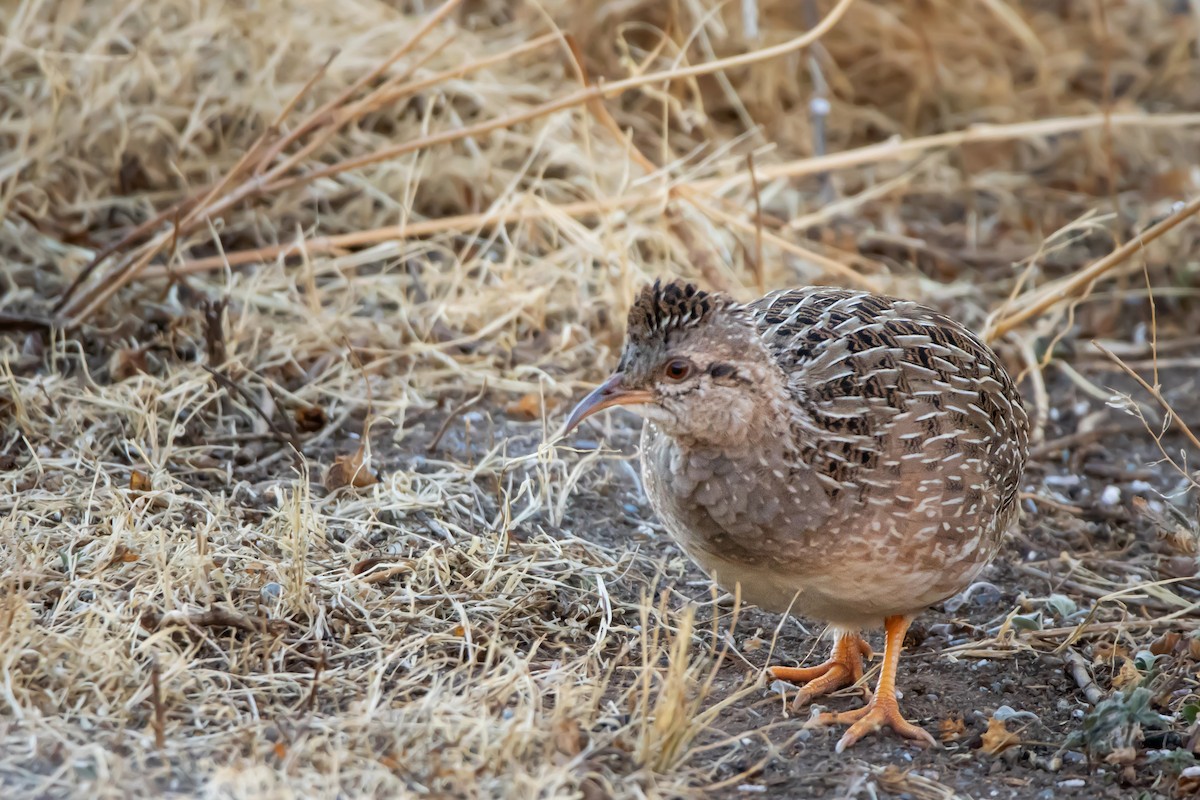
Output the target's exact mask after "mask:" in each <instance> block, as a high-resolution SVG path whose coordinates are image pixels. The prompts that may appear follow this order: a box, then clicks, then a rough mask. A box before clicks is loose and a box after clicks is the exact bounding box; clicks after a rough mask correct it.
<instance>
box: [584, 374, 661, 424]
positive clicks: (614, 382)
mask: <svg viewBox="0 0 1200 800" xmlns="http://www.w3.org/2000/svg"><path fill="white" fill-rule="evenodd" d="M622 378H624V376H623V375H622V374H621V373H619V372H614V373H613V374H612V375H611V376H610V377H609V379H608V380H606V381H605V382H604V383H602V384H600V385H599V386H597V387H596V388H595V389H593V390H592V392H591V394H589V395H588V396H587V397H585V398H583V399H582V400H580V401H579V405H577V406H575V410H574V411H572V412H571V416H569V417H567V424H566V427H565V428H563V432H562V435H563V436H566V435H567V434H568V433H570V432H571V431H573V430H574V429H575V426H577V425H578V424H579V423H581V422H583V421H584V420H585V419H587V418H588V417H590V416H591V415H592V414H595V413H596V412H597V411H603V410H604V409H606V408H608V407H610V406H628V405H635V404H637V403H649V402H650V401H651V400H652V399H653V396H652V395H651V394H650V392H648V391H646V390H644V389H627V388H625V387H624V386H622V385H621V380H622Z"/></svg>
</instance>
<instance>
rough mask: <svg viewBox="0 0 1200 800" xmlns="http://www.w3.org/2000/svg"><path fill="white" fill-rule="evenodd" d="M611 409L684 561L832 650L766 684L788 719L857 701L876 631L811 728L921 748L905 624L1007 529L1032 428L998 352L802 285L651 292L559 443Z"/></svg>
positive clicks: (914, 313) (951, 328)
mask: <svg viewBox="0 0 1200 800" xmlns="http://www.w3.org/2000/svg"><path fill="white" fill-rule="evenodd" d="M614 406H620V407H623V408H625V409H627V410H629V411H633V412H635V413H636V414H638V415H639V416H641V417H642V419H643V424H642V431H641V439H640V451H641V476H642V481H643V484H644V486H645V491H646V496H647V498H648V500H649V503H650V506H651V508H652V509H653V511H654V512H655V514H656V515H657V517H658V518H659V519H660V521H661V522H662V525H663V527H664V528H665V530H666V531H667V532H668V533H669V535H670V536H671V538H672V539H673V540H674V541H675V542H676V543H677V544H678V545H679V546H680V547H681V548H682V549H683V550H684V551H685V552H686V553H687V555H688V556H689V557H690V558H691V559H692V560H693V561H694V562H695V563H696V564H698V565H699V566H700V568H701V569H703V570H704V571H705V572H706V573H707V574H708V575H709V576H710V577H711V578H712V579H713V580H714V582H716V583H717V584H718V585H719V586H720V587H722V588H723V589H725V590H726V591H729V592H735V589H736V590H737V591H740V597H741V599H742V601H743V602H748V603H751V604H754V605H757V606H759V607H760V608H762V609H764V610H766V611H770V612H776V613H791V614H796V615H799V616H802V617H805V618H808V619H813V620H819V621H823V622H824V623H826V625H827V628H826V629H827V630H828V631H829V632H831V633H832V634H833V640H834V643H833V648H832V652H831V653H830V656H829V658H828V659H827V660H826V661H824V662H823V663H821V664H818V665H815V666H811V667H791V666H771V667H769V668H768V674H770V675H771V676H772V677H774V678H776V679H780V680H782V681H785V682H788V683H792V684H803V686H802V688H800V690H799V691H798V693H797V695H796V697H795V699H794V701H793V704H792V705H793V708H794V709H797V710H798V709H799V708H801V707H802V706H804V705H805V704H807V703H809V702H811V701H812V700H813V699H815V698H817V697H820V696H823V695H827V694H829V693H831V692H834V691H837V690H839V689H842V688H844V687H847V686H852V685H855V684H857V683H858V682H859V681H860V680H861V678H862V677H863V674H864V673H863V663H864V658H872V656H873V653H872V650H871V648H870V646H869V645H868V644H867V642H866V640H865V639H864V638H863V635H864V633H867V632H869V631H872V630H878V629H879V628H880V627H882V628H883V630H884V633H885V645H884V651H883V658H882V666H881V670H880V674H879V678H878V681H877V684H876V686H875V689H874V691H873V692H869V691H865V690H864V692H865V695H866V697H867V700H866V702H865V704H864V705H863V706H862V707H861V708H858V709H855V710H852V711H848V712H841V713H830V712H826V713H822V714H820V715H815V716H814V717H813V720H812V722H813V724H828V725H849V727H848V728H847V730H846V731H845V732H844V734H843V735H842V737H841V738H840V739H839V741H838V743H837V746H836V750H837V752H838V753H841V752H842V751H844V750H845V749H846V748H847V747H850V746H852V745H853V744H855V743H856V742H858V741H859V740H861V739H862V738H863V737H864V736H867V735H869V734H872V733H875V732H878V731H880V730H882V729H884V728H889V729H891V730H892V731H893V732H895V733H896V734H898V735H899V736H901V737H903V738H905V739H909V740H912V741H913V742H914V743H916V744H918V745H921V746H933V745H935V744H936V743H935V742H934V739H933V737H932V736H931V735H930V734H929V733H928V731H926V730H924V729H923V728H921V727H920V726H918V725H915V724H913V723H911V722H909V721H908V720H906V719H905V718H904V716H903V715H902V714H901V713H900V709H899V702H898V699H897V694H896V677H897V672H898V668H899V661H900V654H901V650H902V647H903V643H904V638H905V634H906V632H907V631H908V629H909V627H910V625H911V623H912V621H913V619H914V618H915V617H916V616H917V615H918V614H920V613H921V612H922V611H924V610H926V609H928V608H929V607H931V606H934V605H936V604H938V603H940V602H942V601H943V600H946V599H948V598H950V597H952V596H953V595H955V594H957V593H959V592H960V591H962V590H963V589H964V588H966V587H967V586H969V585H970V584H971V582H972V581H973V580H974V579H975V578H976V577H977V576H978V575H979V574H980V572H981V571H982V570H983V569H984V568H985V567H986V566H987V565H988V564H989V563H990V562H991V561H992V559H993V558H994V557H995V555H996V553H997V551H998V550H999V547H1000V545H1001V542H1002V539H1003V537H1004V535H1005V533H1006V532H1007V530H1008V529H1009V528H1010V527H1011V526H1012V525H1013V524H1014V522H1015V521H1016V518H1017V516H1018V514H1019V509H1020V505H1019V502H1018V495H1019V490H1020V484H1021V477H1022V473H1023V471H1024V468H1025V463H1026V461H1027V459H1028V450H1029V417H1028V415H1027V413H1026V410H1025V406H1024V405H1023V403H1022V400H1021V396H1020V393H1019V391H1018V388H1017V386H1016V384H1015V382H1014V381H1013V379H1012V377H1011V375H1010V374H1009V373H1008V371H1007V370H1006V369H1005V367H1004V365H1003V363H1002V362H1001V360H1000V359H999V357H998V356H997V355H996V353H995V352H994V351H993V350H992V349H991V348H989V347H988V346H987V345H986V344H985V343H984V342H983V341H982V340H981V339H980V338H979V337H978V336H976V335H975V334H974V333H973V332H972V331H971V330H969V329H968V328H967V327H966V326H964V325H963V324H961V323H959V322H957V321H955V320H954V319H952V318H951V317H949V316H947V315H945V314H943V313H940V312H938V311H936V310H934V309H932V308H929V307H927V306H925V305H922V304H920V303H917V302H915V301H912V300H905V299H899V298H895V297H888V296H884V295H880V294H875V293H872V292H867V291H861V290H853V289H842V288H834V287H824V286H807V287H799V288H787V289H780V290H778V291H773V292H771V293H769V294H766V295H765V296H763V297H761V298H759V299H757V300H753V301H751V302H747V303H742V302H738V301H737V300H735V299H734V298H733V297H732V296H731V295H729V294H727V293H724V292H719V291H707V290H704V289H701V288H699V287H697V286H696V285H694V284H693V283H690V282H686V281H683V280H680V279H674V280H669V281H663V280H661V279H659V280H656V281H654V282H653V283H652V284H651V283H648V284H647V285H645V286H644V287H643V288H642V289H641V291H640V293H639V294H638V295H637V296H636V298H635V299H634V302H633V304H632V305H631V307H630V309H629V314H628V319H627V324H626V333H625V342H624V346H623V349H622V352H621V356H620V359H619V361H618V363H617V365H616V369H615V371H614V372H612V374H611V375H610V377H608V379H607V380H605V381H604V382H603V383H601V384H600V385H599V386H597V387H596V388H595V390H594V391H592V392H591V393H589V394H588V395H587V396H586V397H584V398H583V399H582V400H581V401H580V402H579V403H578V405H576V406H575V408H574V409H573V410H572V411H571V413H570V414H569V416H568V418H567V420H566V422H565V424H564V427H563V429H562V434H561V435H563V436H566V435H567V434H569V433H570V432H571V431H573V430H574V429H575V428H576V427H577V426H578V425H579V424H580V423H581V422H582V421H583V420H584V419H586V418H588V417H590V416H592V415H593V414H596V413H597V412H599V411H602V410H604V409H607V408H611V407H614ZM735 596H736V595H735Z"/></svg>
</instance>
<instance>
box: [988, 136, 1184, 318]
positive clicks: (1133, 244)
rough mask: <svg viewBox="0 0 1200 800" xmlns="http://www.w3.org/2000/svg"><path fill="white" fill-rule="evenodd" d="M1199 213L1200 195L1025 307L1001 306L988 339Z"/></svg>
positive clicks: (1070, 294) (1021, 302)
mask: <svg viewBox="0 0 1200 800" xmlns="http://www.w3.org/2000/svg"><path fill="white" fill-rule="evenodd" d="M1116 119H1117V117H1116V116H1113V117H1111V120H1112V121H1113V122H1114V123H1115V122H1116ZM1197 212H1200V196H1198V197H1194V198H1192V200H1190V201H1188V202H1187V203H1184V204H1183V205H1182V206H1181V207H1180V208H1178V209H1176V210H1175V211H1174V212H1173V213H1172V214H1171V215H1170V216H1169V217H1167V218H1166V219H1163V220H1162V221H1160V222H1158V223H1156V224H1155V225H1153V226H1151V227H1150V228H1149V229H1148V230H1147V231H1145V232H1144V233H1142V234H1141V235H1139V236H1135V237H1134V238H1132V239H1130V240H1129V241H1128V242H1126V243H1125V244H1123V245H1121V246H1120V247H1118V248H1117V249H1115V250H1113V251H1112V252H1111V253H1109V254H1108V255H1106V256H1104V257H1103V258H1101V259H1099V260H1097V261H1095V262H1093V263H1092V264H1090V265H1089V266H1087V267H1086V268H1084V269H1082V270H1080V271H1079V272H1076V273H1075V274H1074V275H1071V276H1069V277H1066V278H1062V279H1061V280H1058V281H1055V282H1054V283H1051V284H1049V285H1047V286H1044V287H1042V288H1041V289H1040V290H1038V291H1037V292H1034V293H1032V294H1030V295H1027V296H1026V297H1025V298H1022V299H1021V300H1019V301H1018V302H1017V304H1016V305H1018V306H1023V308H1019V310H1017V311H1010V310H1008V309H1005V308H1002V309H1000V312H998V313H1003V314H1004V316H1002V317H1000V319H999V320H997V321H995V322H993V323H992V324H990V325H989V326H988V329H987V331H986V333H985V334H984V338H985V340H987V341H992V340H994V339H997V338H999V337H1001V336H1004V335H1005V334H1006V333H1008V332H1009V331H1011V330H1013V329H1014V328H1016V327H1017V326H1018V325H1021V324H1023V323H1025V322H1028V321H1029V320H1031V319H1033V318H1034V317H1036V316H1038V315H1040V314H1042V313H1044V312H1045V311H1047V310H1048V309H1049V308H1051V307H1052V306H1055V305H1057V304H1059V303H1061V302H1064V301H1067V300H1070V299H1072V298H1074V297H1075V296H1076V295H1077V294H1078V293H1079V292H1081V291H1083V290H1084V289H1086V288H1087V287H1088V286H1090V285H1091V284H1092V283H1093V282H1095V281H1096V280H1097V279H1098V278H1100V277H1102V276H1103V275H1104V274H1105V273H1107V272H1110V271H1111V270H1113V269H1114V268H1115V267H1117V266H1119V265H1120V264H1122V263H1123V262H1124V261H1125V260H1126V259H1128V258H1129V257H1130V256H1132V255H1133V254H1134V253H1136V252H1137V251H1139V250H1141V249H1142V248H1143V247H1145V246H1146V245H1147V244H1149V243H1150V242H1153V241H1154V240H1155V239H1157V238H1159V237H1160V236H1162V235H1163V234H1165V233H1167V232H1169V231H1171V230H1172V229H1174V228H1176V227H1178V226H1179V225H1181V224H1183V223H1184V222H1186V221H1187V220H1189V219H1191V217H1192V216H1194V215H1195V214H1196V213H1197Z"/></svg>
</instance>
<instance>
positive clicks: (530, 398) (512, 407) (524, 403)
mask: <svg viewBox="0 0 1200 800" xmlns="http://www.w3.org/2000/svg"><path fill="white" fill-rule="evenodd" d="M542 401H543V398H542V396H541V395H539V394H533V393H532V392H531V393H530V394H526V395H522V396H521V397H520V398H518V399H517V400H514V401H513V402H511V403H509V404H508V405H507V406H505V407H504V411H505V413H506V414H508V415H509V416H510V417H514V418H516V419H524V420H534V419H541V418H542ZM545 404H546V410H547V411H550V410H551V409H553V408H554V407H555V406H557V405H558V398H556V397H547V398H545Z"/></svg>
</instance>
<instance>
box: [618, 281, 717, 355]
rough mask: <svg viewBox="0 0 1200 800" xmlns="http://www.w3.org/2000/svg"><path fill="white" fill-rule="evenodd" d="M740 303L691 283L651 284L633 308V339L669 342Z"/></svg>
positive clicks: (630, 319) (630, 333)
mask: <svg viewBox="0 0 1200 800" xmlns="http://www.w3.org/2000/svg"><path fill="white" fill-rule="evenodd" d="M736 307H737V303H735V302H734V301H733V299H732V298H730V297H728V296H727V295H724V294H722V293H720V292H706V291H704V290H703V289H699V288H697V287H696V286H695V285H693V284H691V283H687V282H686V281H682V280H674V281H670V282H669V283H663V282H662V281H661V280H656V281H654V283H653V284H649V285H647V286H646V287H645V288H643V289H642V291H641V293H640V294H638V297H637V300H635V301H634V303H633V306H632V307H631V308H630V309H629V327H628V333H627V335H628V336H629V338H630V339H632V340H635V341H638V340H640V341H646V340H649V339H668V338H670V336H671V334H673V333H676V332H678V331H680V330H683V329H686V328H691V327H695V326H696V325H699V324H700V323H701V322H703V321H704V320H706V319H708V318H709V317H711V316H712V315H713V313H714V312H716V311H719V310H722V309H733V308H736Z"/></svg>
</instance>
